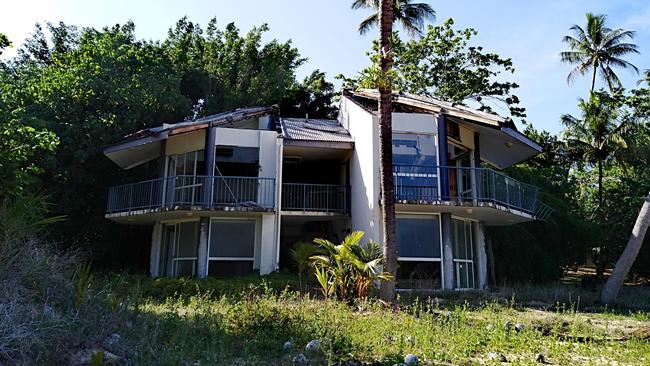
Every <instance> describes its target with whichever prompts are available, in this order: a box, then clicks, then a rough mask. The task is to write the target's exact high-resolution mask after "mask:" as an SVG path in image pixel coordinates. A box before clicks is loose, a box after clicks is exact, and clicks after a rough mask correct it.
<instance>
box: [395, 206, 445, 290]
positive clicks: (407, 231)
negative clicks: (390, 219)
mask: <svg viewBox="0 0 650 366" xmlns="http://www.w3.org/2000/svg"><path fill="white" fill-rule="evenodd" d="M396 234H397V253H398V255H399V257H398V269H397V276H396V281H397V287H398V288H420V289H435V288H440V287H441V278H442V269H441V261H440V260H441V248H440V220H439V218H438V216H423V215H417V216H416V215H414V216H399V217H397V219H396Z"/></svg>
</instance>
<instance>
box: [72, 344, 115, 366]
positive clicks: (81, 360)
mask: <svg viewBox="0 0 650 366" xmlns="http://www.w3.org/2000/svg"><path fill="white" fill-rule="evenodd" d="M100 361H101V363H100V364H101V365H120V364H122V363H123V359H122V357H120V356H118V355H115V354H113V353H110V352H108V351H106V350H103V349H101V348H93V349H85V350H81V351H79V352H77V353H75V354H74V355H73V356H72V358H71V359H70V365H72V366H86V365H95V364H97V362H100Z"/></svg>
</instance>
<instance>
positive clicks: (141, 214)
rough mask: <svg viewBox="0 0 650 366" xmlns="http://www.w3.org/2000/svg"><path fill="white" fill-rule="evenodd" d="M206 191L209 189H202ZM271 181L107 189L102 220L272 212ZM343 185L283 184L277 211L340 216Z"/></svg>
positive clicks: (179, 179)
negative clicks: (211, 212) (197, 213)
mask: <svg viewBox="0 0 650 366" xmlns="http://www.w3.org/2000/svg"><path fill="white" fill-rule="evenodd" d="M208 188H209V189H208ZM275 195H276V184H275V179H273V178H258V177H223V176H198V175H197V176H194V175H179V176H173V177H167V178H158V179H151V180H146V181H143V182H137V183H130V184H124V185H120V186H115V187H111V188H110V189H109V191H108V203H107V206H106V218H109V219H113V220H118V221H124V220H125V221H139V220H135V219H136V218H137V219H143V220H145V221H149V220H148V219H149V218H150V217H151V215H155V214H157V217H158V218H161V217H170V216H173V214H171V213H172V212H175V211H187V212H189V213H191V212H195V211H228V212H235V213H239V212H273V211H275V209H276V202H275ZM348 198H349V186H345V185H328V184H304V183H285V184H283V185H282V210H283V212H285V213H286V214H289V215H330V216H333V215H344V214H347V213H349V212H350V210H349V203H348V202H349V201H348Z"/></svg>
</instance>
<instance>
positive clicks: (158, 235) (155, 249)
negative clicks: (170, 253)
mask: <svg viewBox="0 0 650 366" xmlns="http://www.w3.org/2000/svg"><path fill="white" fill-rule="evenodd" d="M161 244H162V224H161V223H160V222H158V221H156V223H154V224H153V231H152V232H151V252H150V254H149V275H150V276H151V277H158V276H160V273H159V272H160V268H159V266H160V248H161Z"/></svg>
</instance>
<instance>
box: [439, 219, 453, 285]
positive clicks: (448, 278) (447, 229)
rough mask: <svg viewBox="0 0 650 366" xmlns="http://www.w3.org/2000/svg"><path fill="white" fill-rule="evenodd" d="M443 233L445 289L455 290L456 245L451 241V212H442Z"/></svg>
mask: <svg viewBox="0 0 650 366" xmlns="http://www.w3.org/2000/svg"><path fill="white" fill-rule="evenodd" d="M440 221H441V225H440V227H441V233H442V273H443V276H442V277H443V286H442V289H443V290H453V289H454V288H456V280H455V278H454V247H453V243H452V241H451V214H450V213H442V214H440Z"/></svg>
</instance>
